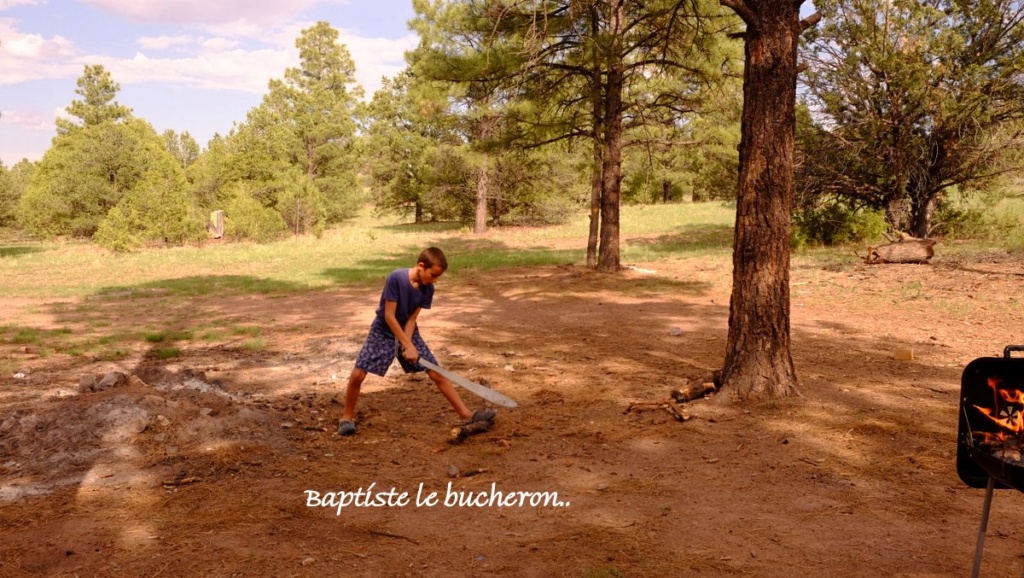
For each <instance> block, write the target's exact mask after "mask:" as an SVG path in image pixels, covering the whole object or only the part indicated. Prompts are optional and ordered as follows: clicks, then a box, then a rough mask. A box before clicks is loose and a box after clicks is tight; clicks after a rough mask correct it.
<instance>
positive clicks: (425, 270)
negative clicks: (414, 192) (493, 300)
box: [338, 247, 495, 436]
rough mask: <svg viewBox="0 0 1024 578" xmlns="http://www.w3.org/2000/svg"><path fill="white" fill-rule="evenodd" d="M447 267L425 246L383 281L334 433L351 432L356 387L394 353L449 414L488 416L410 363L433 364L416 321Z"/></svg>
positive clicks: (436, 252)
mask: <svg viewBox="0 0 1024 578" xmlns="http://www.w3.org/2000/svg"><path fill="white" fill-rule="evenodd" d="M447 269H448V260H447V259H446V258H445V256H444V253H443V252H442V251H441V249H438V248H437V247H429V248H427V249H424V250H423V252H421V253H420V256H419V257H418V258H417V259H416V266H415V267H413V268H411V269H395V270H394V271H392V272H391V274H390V275H388V278H387V281H385V283H384V291H383V292H382V293H381V296H380V305H379V306H378V308H377V316H376V317H375V318H374V320H373V324H372V325H370V332H369V334H368V335H367V336H366V341H365V342H364V343H363V349H362V350H361V351H360V352H359V357H358V358H357V359H356V366H355V368H354V369H353V370H352V374H351V375H349V378H348V388H347V389H346V390H345V414H344V417H342V419H341V421H340V422H338V433H339V434H341V435H343V436H348V435H352V434H354V433H356V422H355V415H356V400H358V399H359V388H360V387H361V386H362V384H363V380H364V379H366V374H367V373H373V374H375V375H380V376H382V377H383V376H384V374H386V373H387V371H388V368H389V367H391V362H392V361H394V359H395V357H397V358H398V361H399V363H401V364H402V369H403V370H405V372H406V373H413V372H419V371H426V372H427V375H428V376H429V377H430V379H432V380H433V381H434V383H435V384H437V389H439V390H440V391H441V395H443V396H444V397H445V399H447V400H448V403H450V404H451V405H452V408H453V409H454V410H455V413H457V414H459V417H461V418H462V419H466V420H470V421H490V420H492V419H494V415H495V412H494V410H493V409H479V410H477V411H475V412H471V411H469V408H467V407H466V404H464V403H462V399H461V398H460V397H459V394H458V392H456V391H455V387H454V386H453V385H452V382H451V381H449V380H448V379H447V378H446V377H444V376H443V375H441V374H439V373H437V372H434V371H431V370H425V369H424V368H423V367H420V366H419V365H417V364H416V362H417V361H418V360H419V358H420V357H422V358H423V359H426V360H427V361H431V362H434V363H437V361H436V360H435V359H434V354H433V353H431V352H430V348H429V347H427V344H426V342H425V341H423V338H422V337H420V332H419V329H418V328H417V326H416V319H417V317H419V314H420V310H422V309H430V304H431V302H432V301H433V298H434V282H435V281H437V280H438V279H439V278H440V277H441V275H443V274H444V272H445V271H446V270H447Z"/></svg>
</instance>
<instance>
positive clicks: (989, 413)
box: [974, 377, 1024, 440]
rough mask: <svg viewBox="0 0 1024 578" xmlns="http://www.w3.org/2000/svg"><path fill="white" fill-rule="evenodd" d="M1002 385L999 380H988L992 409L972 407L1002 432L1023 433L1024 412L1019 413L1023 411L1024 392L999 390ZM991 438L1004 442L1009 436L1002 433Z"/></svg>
mask: <svg viewBox="0 0 1024 578" xmlns="http://www.w3.org/2000/svg"><path fill="white" fill-rule="evenodd" d="M1002 383H1003V380H1001V379H998V378H994V377H990V378H988V386H989V387H991V388H992V400H993V404H992V407H991V408H988V407H981V406H980V405H975V406H974V407H975V408H977V410H978V411H980V412H981V413H982V415H984V416H985V417H987V418H988V419H990V420H992V421H993V422H994V423H995V424H996V425H998V426H999V427H1001V428H1003V429H1004V430H1008V431H1009V432H1011V433H1014V434H1020V433H1024V411H1021V410H1022V409H1024V391H1020V390H1018V389H1011V390H1007V389H1000V386H1001V385H1002ZM1000 402H1001V403H1000ZM1000 406H1002V407H1000ZM993 437H995V438H996V439H1000V440H1005V439H1006V438H1007V437H1009V435H1008V434H1007V433H1006V432H1005V431H1004V432H1001V433H998V434H995V435H994V436H993Z"/></svg>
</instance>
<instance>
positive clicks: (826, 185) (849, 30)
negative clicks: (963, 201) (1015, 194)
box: [799, 0, 1024, 237]
mask: <svg viewBox="0 0 1024 578" xmlns="http://www.w3.org/2000/svg"><path fill="white" fill-rule="evenodd" d="M815 5H816V6H817V7H818V8H819V10H820V11H821V13H822V14H823V16H824V19H823V21H822V25H821V26H820V28H819V29H818V31H817V33H816V34H815V35H814V36H813V37H812V42H810V43H809V45H808V46H807V48H806V56H807V62H808V65H809V69H808V71H807V75H806V85H807V89H808V104H809V105H810V107H811V109H812V110H813V111H814V116H813V119H814V121H815V125H814V126H812V127H809V128H808V130H807V131H804V132H803V133H802V136H803V138H802V142H803V143H804V146H803V147H802V149H803V153H804V154H803V159H804V162H803V167H802V170H801V172H800V175H799V181H800V184H801V186H802V188H803V189H804V190H805V192H806V193H807V194H810V195H814V196H820V195H836V196H840V197H844V198H847V199H851V200H853V201H854V202H856V203H861V204H866V205H868V206H871V207H874V208H878V209H885V210H886V211H887V216H888V219H889V222H890V225H891V226H892V227H893V228H896V229H900V230H908V231H910V232H911V233H912V234H914V235H916V236H921V237H924V236H927V235H928V234H929V233H930V232H931V229H932V223H933V218H934V211H935V208H936V206H937V204H938V202H939V201H940V199H941V198H942V196H943V194H944V192H945V191H948V190H950V189H951V188H952V187H959V188H960V189H961V190H964V189H970V188H975V189H977V188H983V187H986V186H987V185H989V184H991V183H992V182H993V181H992V179H993V177H996V176H998V175H999V174H1000V173H1001V172H1002V171H1004V170H1006V168H1007V167H1006V165H1005V164H1004V163H1003V161H1004V160H1006V153H1007V152H1010V151H1013V150H1014V149H1017V148H1019V147H1020V146H1022V144H1024V138H1022V137H1024V133H1022V132H1021V124H1020V122H1019V121H1020V119H1022V118H1024V80H1022V75H1024V4H1022V3H1021V2H1019V1H1017V0H977V1H973V2H964V1H960V0H925V1H920V2H908V1H897V0H865V1H862V2H855V3H849V2H839V1H837V0H821V1H816V2H815Z"/></svg>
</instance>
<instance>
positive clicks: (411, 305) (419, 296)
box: [371, 269, 434, 336]
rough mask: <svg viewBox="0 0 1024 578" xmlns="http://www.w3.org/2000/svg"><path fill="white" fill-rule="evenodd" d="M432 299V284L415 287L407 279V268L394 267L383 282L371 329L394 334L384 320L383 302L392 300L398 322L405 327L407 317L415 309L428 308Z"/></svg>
mask: <svg viewBox="0 0 1024 578" xmlns="http://www.w3.org/2000/svg"><path fill="white" fill-rule="evenodd" d="M433 300H434V285H433V284H431V285H420V288H419V289H417V288H415V287H413V286H412V282H411V281H409V270H408V269H395V270H394V271H392V272H391V274H390V275H388V279H387V281H385V282H384V291H383V292H382V293H381V295H380V305H379V306H378V307H377V316H376V317H375V318H374V319H373V325H372V326H371V328H372V329H376V330H378V331H383V332H384V333H385V334H386V335H391V336H394V333H392V332H391V328H390V327H388V323H387V321H385V320H384V302H385V301H394V302H396V303H397V306H396V307H395V317H396V318H397V319H398V324H399V325H401V326H402V327H405V323H406V322H407V321H409V317H410V316H412V314H413V312H415V311H416V310H417V309H430V303H431V302H432V301H433Z"/></svg>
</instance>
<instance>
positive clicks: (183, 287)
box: [94, 275, 309, 299]
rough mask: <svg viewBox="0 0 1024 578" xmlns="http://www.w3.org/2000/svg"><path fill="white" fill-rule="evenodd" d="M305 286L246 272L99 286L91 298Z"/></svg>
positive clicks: (231, 292)
mask: <svg viewBox="0 0 1024 578" xmlns="http://www.w3.org/2000/svg"><path fill="white" fill-rule="evenodd" d="M308 289H309V287H308V286H307V285H305V284H302V283H293V282H289V281H279V280H276V279H266V278H262V277H253V276H250V275H199V276H193V277H181V278H178V279H160V280H158V281H150V282H148V283H137V284H133V285H113V286H109V287H103V288H101V289H99V290H97V291H96V292H95V294H94V298H98V299H133V298H140V297H153V296H158V295H168V296H180V297H198V296H203V295H244V294H253V293H256V294H268V293H294V292H301V291H306V290H308Z"/></svg>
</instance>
